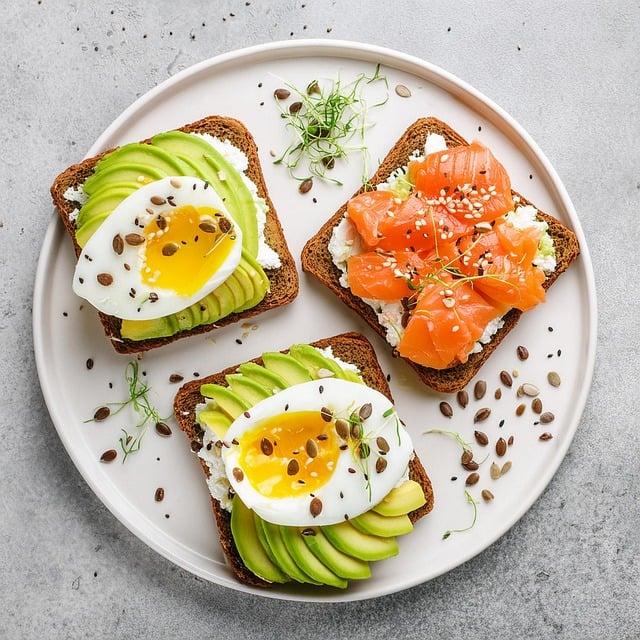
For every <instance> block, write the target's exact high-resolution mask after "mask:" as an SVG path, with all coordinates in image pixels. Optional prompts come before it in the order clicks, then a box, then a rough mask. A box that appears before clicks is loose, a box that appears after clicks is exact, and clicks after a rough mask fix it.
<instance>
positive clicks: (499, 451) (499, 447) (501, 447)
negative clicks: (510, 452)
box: [496, 438, 507, 458]
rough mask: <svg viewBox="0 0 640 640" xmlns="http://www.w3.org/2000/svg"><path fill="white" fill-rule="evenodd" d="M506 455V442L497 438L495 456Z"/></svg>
mask: <svg viewBox="0 0 640 640" xmlns="http://www.w3.org/2000/svg"><path fill="white" fill-rule="evenodd" d="M505 453H507V441H506V440H505V439H504V438H498V440H497V442H496V455H498V456H500V457H501V458H502V456H503V455H504V454H505Z"/></svg>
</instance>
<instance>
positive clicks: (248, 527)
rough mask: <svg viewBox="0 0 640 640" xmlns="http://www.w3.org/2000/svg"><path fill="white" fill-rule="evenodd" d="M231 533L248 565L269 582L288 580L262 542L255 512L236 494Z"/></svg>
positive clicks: (233, 504)
mask: <svg viewBox="0 0 640 640" xmlns="http://www.w3.org/2000/svg"><path fill="white" fill-rule="evenodd" d="M231 535H232V536H233V541H234V542H235V543H236V548H237V549H238V553H239V554H240V557H241V558H242V562H244V564H245V565H246V567H247V568H248V569H249V571H251V572H252V573H254V574H255V575H257V576H258V577H259V578H262V579H263V580H266V581H267V582H280V583H284V582H288V581H289V578H288V577H287V576H286V575H285V574H284V573H283V572H282V571H280V569H278V567H277V566H276V565H275V564H273V562H271V560H270V559H269V556H268V555H267V553H266V551H265V550H264V547H263V546H262V544H261V543H260V539H259V538H258V534H257V532H256V526H255V523H254V521H253V512H252V511H251V509H247V507H245V505H244V504H243V503H242V501H241V500H240V499H239V498H238V496H235V497H234V499H233V503H232V507H231Z"/></svg>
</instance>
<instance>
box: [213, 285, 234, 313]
mask: <svg viewBox="0 0 640 640" xmlns="http://www.w3.org/2000/svg"><path fill="white" fill-rule="evenodd" d="M209 295H214V296H215V297H216V300H217V301H218V305H219V307H220V318H224V317H226V316H228V315H229V314H230V313H233V311H234V310H235V308H236V307H235V304H236V300H235V297H234V295H233V292H232V291H231V289H230V288H229V285H228V284H227V282H223V283H222V284H221V285H220V286H219V287H218V288H217V289H214V291H213V292H212V293H211V294H209Z"/></svg>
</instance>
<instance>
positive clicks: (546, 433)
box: [538, 431, 553, 442]
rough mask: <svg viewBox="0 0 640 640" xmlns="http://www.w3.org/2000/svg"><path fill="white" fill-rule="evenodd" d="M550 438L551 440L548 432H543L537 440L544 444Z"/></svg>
mask: <svg viewBox="0 0 640 640" xmlns="http://www.w3.org/2000/svg"><path fill="white" fill-rule="evenodd" d="M551 438H553V436H552V435H551V434H550V433H549V432H548V431H545V432H544V433H541V434H540V437H539V438H538V440H542V441H543V442H546V441H547V440H551Z"/></svg>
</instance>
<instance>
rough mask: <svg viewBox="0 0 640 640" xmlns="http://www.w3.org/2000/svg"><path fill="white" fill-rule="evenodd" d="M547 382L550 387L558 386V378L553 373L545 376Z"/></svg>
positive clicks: (556, 374) (550, 372)
mask: <svg viewBox="0 0 640 640" xmlns="http://www.w3.org/2000/svg"><path fill="white" fill-rule="evenodd" d="M547 380H548V381H549V384H550V385H551V386H552V387H559V386H560V382H561V380H560V376H559V375H558V373H556V372H555V371H549V373H548V374H547Z"/></svg>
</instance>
